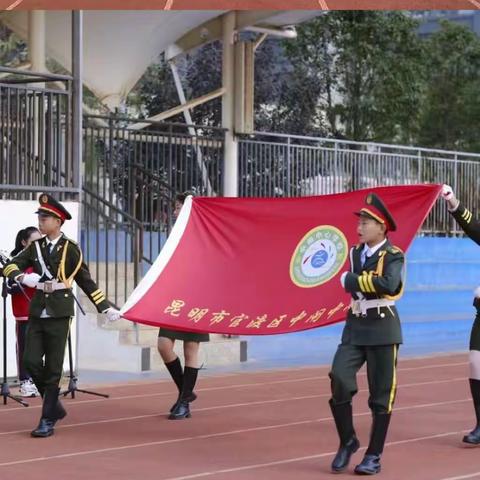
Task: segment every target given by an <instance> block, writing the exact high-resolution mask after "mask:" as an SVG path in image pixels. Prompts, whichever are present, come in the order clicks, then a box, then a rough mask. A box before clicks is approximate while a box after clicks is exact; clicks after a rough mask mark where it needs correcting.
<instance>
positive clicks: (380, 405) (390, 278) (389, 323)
mask: <svg viewBox="0 0 480 480" xmlns="http://www.w3.org/2000/svg"><path fill="white" fill-rule="evenodd" d="M363 248H364V245H363V244H361V245H358V246H356V247H354V248H352V249H351V252H350V258H351V262H352V265H351V271H350V272H348V274H347V275H346V277H345V290H346V291H347V292H350V293H351V294H352V298H353V300H354V301H356V300H358V299H359V298H363V299H365V300H380V299H385V300H392V303H393V300H394V299H395V298H397V297H399V296H400V295H401V293H402V290H403V280H402V271H403V267H404V255H403V253H402V252H401V251H400V250H399V249H398V248H396V247H393V246H392V245H391V244H390V243H389V242H388V241H387V242H386V243H384V244H383V245H382V246H381V247H380V248H379V249H378V250H377V251H376V252H375V253H374V254H373V255H372V256H371V257H367V259H366V261H365V264H364V265H363V266H362V264H361V259H360V258H361V252H362V250H363ZM401 343H402V330H401V326H400V319H399V317H398V313H397V310H396V308H395V306H394V305H388V306H382V307H375V308H369V309H367V310H366V312H363V313H357V314H355V313H354V312H353V310H352V308H351V309H350V310H349V312H348V316H347V321H346V324H345V327H344V329H343V334H342V342H341V344H340V345H339V347H338V349H337V352H336V354H335V357H334V360H333V365H332V369H331V372H330V378H331V380H332V403H333V404H336V405H340V404H343V403H349V402H351V400H352V397H353V396H354V395H355V394H356V393H357V390H358V387H357V381H356V374H357V372H358V370H359V369H360V368H361V367H362V365H363V364H364V363H365V362H367V376H368V386H369V391H370V397H369V406H370V408H371V409H372V411H373V412H374V413H390V412H391V410H392V406H393V402H394V399H395V392H396V364H397V352H398V345H399V344H401Z"/></svg>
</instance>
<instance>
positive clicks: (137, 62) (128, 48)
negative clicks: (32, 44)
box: [0, 10, 320, 106]
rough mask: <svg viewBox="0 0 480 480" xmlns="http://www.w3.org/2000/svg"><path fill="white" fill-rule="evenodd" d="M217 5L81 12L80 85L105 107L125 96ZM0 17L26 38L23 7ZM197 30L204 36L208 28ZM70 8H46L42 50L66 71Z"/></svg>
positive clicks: (246, 17) (253, 20)
mask: <svg viewBox="0 0 480 480" xmlns="http://www.w3.org/2000/svg"><path fill="white" fill-rule="evenodd" d="M224 13H225V11H222V10H185V11H161V10H160V11H158V10H154V11H144V10H143V11H127V10H125V11H115V10H114V11H112V10H104V11H102V10H90V11H84V20H83V26H84V34H83V37H84V46H83V48H84V72H83V79H84V83H85V85H86V86H87V87H88V88H90V89H91V90H92V91H93V92H94V93H95V95H97V97H98V98H99V99H100V100H102V101H103V102H104V103H106V104H107V105H109V106H115V105H118V103H119V102H120V101H121V99H123V98H125V96H126V95H127V94H128V92H129V91H130V90H131V89H132V88H133V86H134V85H135V83H136V82H137V81H138V80H139V79H140V77H141V76H142V74H143V73H144V72H145V70H146V68H147V67H148V66H149V65H150V64H151V63H152V62H153V61H155V59H156V58H157V57H158V55H159V54H160V53H162V52H163V51H165V50H166V49H167V48H168V47H169V46H171V45H173V44H175V43H176V42H177V41H179V39H181V38H182V37H184V36H185V35H187V34H188V33H189V32H192V31H194V30H195V29H197V28H198V27H201V26H202V25H204V24H206V22H210V24H206V27H208V25H211V24H212V21H214V20H215V19H218V18H219V17H221V16H222V15H223V14H224ZM319 14H320V12H319V11H307V10H306V11H298V10H297V11H295V10H292V11H269V12H265V11H244V12H243V11H242V12H237V26H238V27H239V28H242V27H246V26H255V25H261V26H275V27H281V26H286V25H292V24H296V23H300V22H302V21H305V20H306V19H309V18H313V17H314V16H316V15H319ZM0 21H2V22H3V23H5V24H6V25H7V26H8V27H9V28H11V29H12V30H13V31H15V32H16V33H17V34H18V35H19V36H21V37H23V38H25V39H27V38H28V12H27V11H12V12H3V13H1V14H0ZM198 35H199V36H200V35H204V36H205V35H207V36H208V35H209V33H208V28H206V29H203V30H202V29H200V30H199V32H198ZM70 39H71V12H70V11H54V10H53V11H52V10H49V11H46V49H47V55H48V56H49V57H51V58H53V59H55V60H56V61H58V62H59V63H60V64H61V65H63V66H64V67H65V68H66V69H67V70H70V64H71V41H70Z"/></svg>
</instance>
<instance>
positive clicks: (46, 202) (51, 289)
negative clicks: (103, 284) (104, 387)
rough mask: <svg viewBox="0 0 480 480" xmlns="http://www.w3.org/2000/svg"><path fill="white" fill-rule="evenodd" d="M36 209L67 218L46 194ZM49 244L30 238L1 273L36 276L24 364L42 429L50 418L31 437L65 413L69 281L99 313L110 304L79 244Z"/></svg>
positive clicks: (70, 299) (64, 240)
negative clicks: (39, 405) (62, 392)
mask: <svg viewBox="0 0 480 480" xmlns="http://www.w3.org/2000/svg"><path fill="white" fill-rule="evenodd" d="M37 213H38V214H39V215H50V216H56V217H57V218H60V219H61V220H62V222H63V221H64V220H65V219H68V218H71V217H70V215H69V214H68V212H67V211H66V210H65V209H64V207H63V206H62V205H61V204H60V203H59V202H57V201H56V200H55V199H53V198H52V197H51V196H50V195H47V194H43V195H42V196H41V197H40V207H39V210H38V212H37ZM48 244H49V240H48V238H47V237H43V238H42V239H40V240H36V241H34V242H32V243H31V244H30V246H28V247H27V248H26V249H25V250H23V251H22V252H20V253H19V254H18V255H17V256H16V257H14V258H13V259H12V260H11V261H10V263H8V264H7V265H6V266H5V268H4V274H5V275H6V276H7V277H8V278H9V279H12V280H13V279H16V278H18V277H20V276H21V275H22V274H23V272H24V271H25V270H26V269H27V268H29V267H33V272H34V273H36V274H38V275H39V276H40V277H41V278H40V280H39V282H38V284H37V286H36V291H35V294H34V296H33V298H32V299H31V302H30V311H29V327H28V330H27V338H26V344H25V355H24V363H25V367H26V369H27V370H28V371H29V372H30V374H31V375H32V378H33V381H34V383H35V385H36V386H37V388H38V390H39V392H40V394H41V395H42V397H43V399H44V402H43V409H42V419H41V424H42V422H43V427H45V421H44V420H45V419H46V420H47V421H50V422H51V425H50V426H51V428H46V429H45V428H40V434H38V435H36V434H34V432H35V431H34V432H32V435H33V436H49V435H51V434H52V433H53V425H54V424H55V422H56V421H57V420H59V419H60V418H63V417H64V416H65V415H66V412H65V411H64V409H63V407H62V406H61V404H60V402H59V401H58V393H59V388H58V385H59V383H60V379H61V376H62V370H63V359H64V354H65V347H66V342H67V337H68V332H69V328H70V321H71V317H72V316H73V315H74V297H73V292H72V284H73V282H74V281H75V282H76V283H77V284H78V285H79V286H80V288H81V289H82V290H83V291H84V292H85V294H86V295H87V296H88V298H89V299H90V300H91V301H92V302H93V303H94V304H95V306H96V307H97V310H98V311H99V312H104V311H105V310H107V309H108V308H109V307H110V305H109V303H108V301H107V299H106V297H105V294H104V293H103V292H102V290H100V289H99V288H98V287H97V285H96V283H95V282H94V281H93V280H92V278H91V276H90V273H89V271H88V267H87V266H86V264H85V263H84V262H83V257H82V252H81V250H80V247H79V246H78V245H77V244H76V243H75V242H74V241H72V240H70V239H68V238H67V237H66V236H65V235H63V234H62V236H61V237H60V238H59V239H58V240H57V241H56V243H55V244H54V246H53V248H52V249H51V251H49V249H48V247H47V245H48ZM43 357H45V360H43ZM39 427H40V425H39ZM37 430H38V429H37ZM37 433H38V432H37ZM43 433H45V435H44V434H43Z"/></svg>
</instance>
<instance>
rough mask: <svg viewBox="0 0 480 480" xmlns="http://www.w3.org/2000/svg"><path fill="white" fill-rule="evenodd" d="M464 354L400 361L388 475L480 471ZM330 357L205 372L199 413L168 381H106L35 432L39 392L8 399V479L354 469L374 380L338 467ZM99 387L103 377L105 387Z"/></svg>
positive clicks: (300, 479) (128, 479)
mask: <svg viewBox="0 0 480 480" xmlns="http://www.w3.org/2000/svg"><path fill="white" fill-rule="evenodd" d="M467 372H468V367H467V358H466V356H465V355H456V356H442V357H434V358H425V359H408V360H403V361H402V360H400V363H399V371H398V377H399V390H398V397H397V403H396V408H395V411H394V416H393V419H392V426H391V430H390V433H389V437H388V439H387V442H388V444H387V447H386V450H385V453H384V456H383V462H382V464H383V471H382V474H381V478H382V480H393V479H395V480H410V479H415V480H447V479H448V480H454V479H455V480H460V479H462V480H463V479H469V478H480V447H479V449H476V448H469V447H468V446H466V445H465V444H462V443H461V437H462V435H463V433H464V432H465V431H467V430H469V429H470V428H471V427H472V426H473V423H474V420H473V419H474V414H473V408H472V405H471V403H472V402H471V399H470V395H469V393H468V382H467V378H466V377H467ZM327 373H328V368H327V367H319V368H298V369H288V370H277V371H269V372H267V371H262V372H256V373H242V374H232V375H224V376H209V377H207V376H203V377H201V379H200V382H199V385H198V388H197V392H198V393H199V398H198V400H197V401H196V402H195V403H194V404H193V405H192V407H193V408H192V415H193V416H192V418H191V419H188V420H182V421H169V420H167V419H166V412H167V410H168V408H169V406H170V404H171V403H172V400H173V399H174V397H175V392H174V389H173V388H172V384H171V382H169V381H163V382H158V383H137V384H130V385H116V386H111V385H110V386H106V387H103V388H101V390H102V391H106V392H108V393H110V394H111V396H112V398H110V399H108V400H104V399H97V398H94V397H91V396H88V395H82V394H79V397H78V398H76V399H73V400H72V399H67V400H66V401H65V404H66V406H67V409H68V412H69V414H68V416H67V417H66V418H65V420H63V421H62V422H60V423H59V425H58V427H57V429H56V434H55V435H54V436H53V437H51V438H47V439H33V438H30V436H29V431H30V430H31V428H32V427H33V426H34V425H35V424H36V422H37V420H38V417H39V414H40V406H39V401H38V400H35V401H34V402H32V405H31V406H30V407H29V408H23V407H20V406H17V405H16V404H14V403H8V405H6V406H0V426H1V427H0V478H1V479H2V480H18V479H25V478H32V479H35V480H44V479H45V480H47V479H48V480H51V479H52V476H53V475H54V476H55V478H68V479H69V480H80V479H81V480H83V479H85V480H86V479H92V478H93V479H97V478H98V479H102V480H110V479H112V480H113V479H114V480H132V479H142V480H161V479H169V480H174V479H175V480H180V479H184V480H187V479H197V478H206V479H212V480H232V479H235V480H246V479H253V478H255V479H256V478H262V479H276V480H287V479H288V480H290V479H295V480H307V479H311V480H314V479H315V480H317V479H324V478H325V479H328V478H340V479H341V478H346V477H347V476H348V477H350V478H351V476H352V468H353V466H354V464H355V463H356V462H358V461H360V459H361V456H362V453H363V451H364V449H365V447H366V444H367V442H368V432H369V428H370V412H369V411H368V408H367V393H366V390H365V388H366V381H365V380H366V379H365V375H364V374H363V373H362V374H361V375H360V378H359V380H360V392H359V394H358V395H357V398H356V401H355V404H354V412H355V424H356V428H357V433H358V435H359V438H360V441H361V443H362V449H361V450H360V451H359V452H358V453H357V454H356V455H355V456H354V459H353V462H352V463H353V465H352V468H350V469H349V471H348V473H345V474H343V475H339V476H338V477H332V476H331V474H330V473H329V465H330V462H331V460H332V455H333V454H334V452H335V450H336V448H337V443H338V441H337V436H336V433H335V430H334V425H333V421H332V419H331V416H330V411H329V407H328V403H327V400H328V398H329V380H328V376H327ZM97 388H98V389H100V388H99V387H97Z"/></svg>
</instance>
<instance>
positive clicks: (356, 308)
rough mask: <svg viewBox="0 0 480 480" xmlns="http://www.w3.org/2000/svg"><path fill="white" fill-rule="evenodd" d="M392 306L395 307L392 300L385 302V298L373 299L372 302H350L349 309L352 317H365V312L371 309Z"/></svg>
mask: <svg viewBox="0 0 480 480" xmlns="http://www.w3.org/2000/svg"><path fill="white" fill-rule="evenodd" d="M393 305H395V302H394V301H393V300H387V299H386V298H373V299H372V300H352V303H351V305H350V307H351V309H352V313H353V314H354V315H357V316H359V315H363V316H365V315H366V314H367V310H370V309H371V308H381V307H391V306H393Z"/></svg>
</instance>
